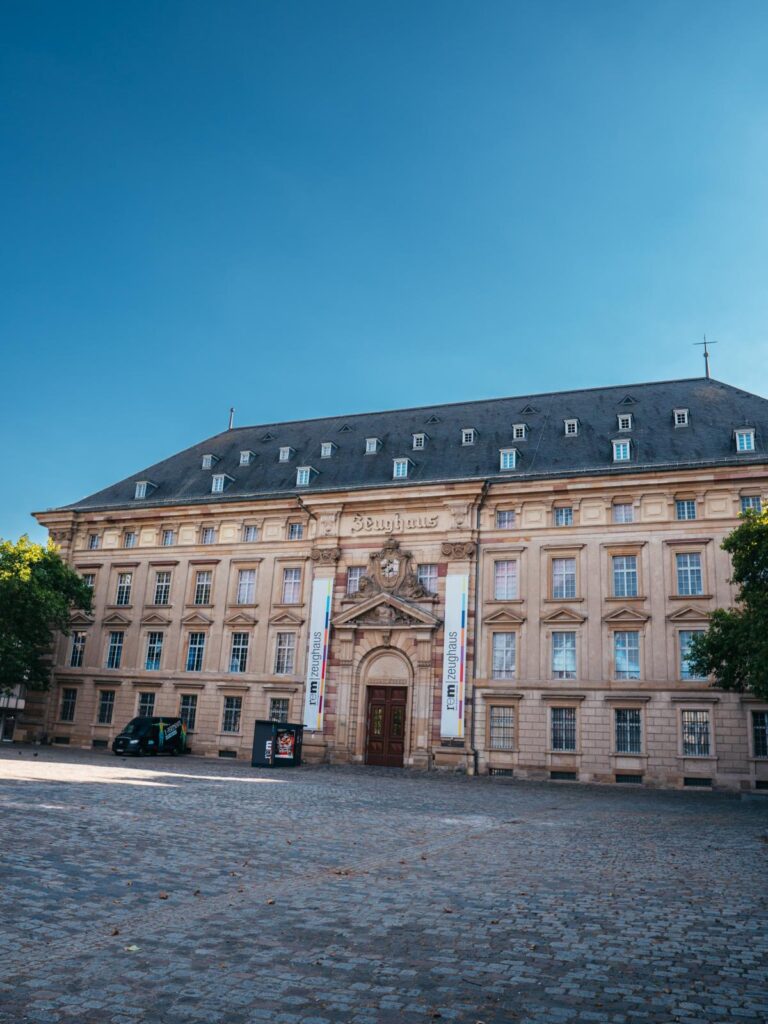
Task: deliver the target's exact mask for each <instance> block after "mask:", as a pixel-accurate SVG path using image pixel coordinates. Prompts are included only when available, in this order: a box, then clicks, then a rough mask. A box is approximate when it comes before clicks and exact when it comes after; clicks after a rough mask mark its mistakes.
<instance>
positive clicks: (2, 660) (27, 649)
mask: <svg viewBox="0 0 768 1024" xmlns="http://www.w3.org/2000/svg"><path fill="white" fill-rule="evenodd" d="M75 609H81V610H83V611H90V609H91V592H90V589H89V588H88V587H87V586H86V585H85V583H84V582H83V580H82V579H81V577H80V576H78V574H77V573H76V572H75V571H74V570H73V569H70V567H69V566H68V565H67V564H66V563H65V562H64V561H63V560H62V558H61V556H60V555H59V553H58V551H57V550H56V547H55V546H54V545H53V544H51V543H49V544H48V546H47V547H43V546H42V545H40V544H33V543H32V542H31V541H30V540H29V538H28V537H26V536H24V537H21V538H20V539H19V541H18V542H17V543H15V544H14V543H13V542H12V541H7V540H0V693H3V692H7V691H9V690H12V689H13V688H14V687H15V686H18V685H19V684H23V685H25V686H26V687H27V688H28V689H32V690H45V689H47V688H48V685H49V683H50V674H51V672H50V661H49V658H48V655H49V654H50V649H51V644H52V643H53V640H54V637H55V635H56V633H57V632H59V633H68V632H69V623H70V616H71V614H72V612H73V611H74V610H75Z"/></svg>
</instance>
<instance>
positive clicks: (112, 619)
mask: <svg viewBox="0 0 768 1024" xmlns="http://www.w3.org/2000/svg"><path fill="white" fill-rule="evenodd" d="M101 624H102V626H130V624H131V620H130V619H129V618H126V616H125V615H122V614H121V613H120V612H110V614H109V615H105V616H104V618H103V619H102V620H101Z"/></svg>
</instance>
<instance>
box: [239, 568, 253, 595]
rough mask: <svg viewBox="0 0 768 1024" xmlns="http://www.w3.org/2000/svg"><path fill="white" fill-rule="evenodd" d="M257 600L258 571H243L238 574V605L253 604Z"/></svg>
mask: <svg viewBox="0 0 768 1024" xmlns="http://www.w3.org/2000/svg"><path fill="white" fill-rule="evenodd" d="M255 600H256V570H255V569H241V570H240V571H239V572H238V574H237V603H238V604H253V603H254V601H255Z"/></svg>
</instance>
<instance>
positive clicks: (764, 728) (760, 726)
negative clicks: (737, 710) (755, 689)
mask: <svg viewBox="0 0 768 1024" xmlns="http://www.w3.org/2000/svg"><path fill="white" fill-rule="evenodd" d="M752 756H753V757H768V711H753V712H752Z"/></svg>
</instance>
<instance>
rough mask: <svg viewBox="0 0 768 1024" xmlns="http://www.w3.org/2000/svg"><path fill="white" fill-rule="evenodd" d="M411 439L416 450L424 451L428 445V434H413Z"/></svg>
mask: <svg viewBox="0 0 768 1024" xmlns="http://www.w3.org/2000/svg"><path fill="white" fill-rule="evenodd" d="M411 440H412V443H413V450H414V451H415V452H420V451H423V450H424V448H426V446H427V435H426V434H411Z"/></svg>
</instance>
